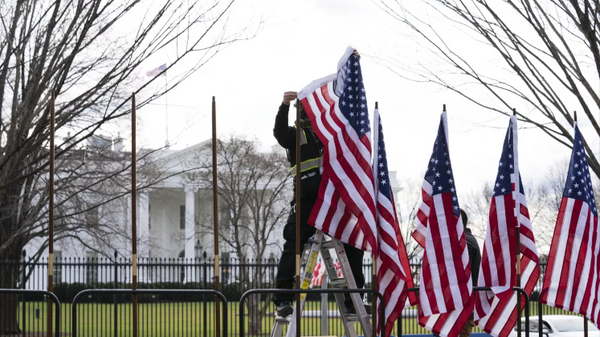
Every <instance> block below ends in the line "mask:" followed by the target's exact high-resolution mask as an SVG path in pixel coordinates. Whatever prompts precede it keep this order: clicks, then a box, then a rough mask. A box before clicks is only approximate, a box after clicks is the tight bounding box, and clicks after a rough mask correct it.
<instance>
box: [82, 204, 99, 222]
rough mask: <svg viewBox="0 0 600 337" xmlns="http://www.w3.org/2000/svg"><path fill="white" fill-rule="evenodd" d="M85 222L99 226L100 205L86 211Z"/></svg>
mask: <svg viewBox="0 0 600 337" xmlns="http://www.w3.org/2000/svg"><path fill="white" fill-rule="evenodd" d="M85 222H86V224H87V225H88V226H90V227H98V207H96V208H92V209H89V210H88V211H87V212H85Z"/></svg>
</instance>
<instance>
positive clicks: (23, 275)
mask: <svg viewBox="0 0 600 337" xmlns="http://www.w3.org/2000/svg"><path fill="white" fill-rule="evenodd" d="M26 255H27V252H26V251H25V249H23V273H22V275H21V277H22V279H21V287H22V288H23V290H25V288H26V287H27V286H26V285H25V278H26V277H27V259H26ZM21 306H22V310H21V311H22V312H21V316H22V317H21V322H22V323H23V330H22V331H23V337H25V326H26V321H25V317H26V316H27V315H26V309H27V308H26V305H25V294H23V295H21Z"/></svg>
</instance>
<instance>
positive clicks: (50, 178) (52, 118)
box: [47, 90, 55, 337]
mask: <svg viewBox="0 0 600 337" xmlns="http://www.w3.org/2000/svg"><path fill="white" fill-rule="evenodd" d="M51 97H52V98H51V100H50V169H49V173H48V186H49V193H50V195H49V196H48V203H49V204H48V291H49V292H52V288H53V283H54V280H53V275H52V273H53V272H54V123H55V115H54V90H52V94H51ZM47 333H48V337H51V336H52V300H51V299H50V298H48V331H47Z"/></svg>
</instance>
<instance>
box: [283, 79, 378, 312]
mask: <svg viewBox="0 0 600 337" xmlns="http://www.w3.org/2000/svg"><path fill="white" fill-rule="evenodd" d="M296 95H297V93H296V92H294V91H287V92H285V93H284V94H283V102H282V103H281V105H280V106H279V111H278V113H277V117H276V119H275V127H274V129H273V135H274V136H275V138H276V139H277V142H278V143H279V145H281V146H282V147H283V148H285V149H286V151H287V157H288V160H289V161H290V164H291V166H292V168H291V170H292V173H293V174H294V175H295V173H296V155H297V154H296V127H291V126H289V124H288V113H289V109H290V102H292V101H293V100H295V99H296ZM300 109H301V119H300V128H301V130H300V131H301V133H300V139H301V140H300V143H301V146H300V159H301V186H300V193H301V196H300V198H301V200H300V202H301V209H300V219H301V222H300V226H301V227H300V231H301V234H300V236H301V238H300V240H301V244H302V246H304V244H306V243H307V242H308V240H309V238H310V237H312V236H313V235H314V234H315V232H316V229H315V228H314V227H313V226H310V225H309V224H308V223H307V221H308V218H309V216H310V213H311V211H312V208H313V206H314V204H315V202H316V200H317V196H318V193H319V185H320V183H321V172H320V168H319V166H320V161H321V159H322V155H323V145H322V144H321V142H320V141H319V138H318V137H317V135H316V134H315V133H314V131H313V128H312V126H311V124H310V120H309V119H308V117H307V116H306V113H305V112H304V109H303V108H302V107H301V106H300ZM295 191H296V183H295V179H294V198H293V199H292V202H291V203H290V205H291V212H290V216H289V217H288V220H287V223H286V225H285V227H284V228H283V238H284V239H285V243H284V245H283V252H282V253H281V258H280V259H279V267H278V270H277V277H276V284H275V287H276V288H278V289H293V288H294V275H295V264H296V261H295V256H296V197H295V195H296V193H295ZM344 250H345V252H346V255H347V257H348V261H349V263H350V266H351V270H352V274H353V275H354V278H355V281H356V287H357V288H359V289H360V288H363V286H364V284H365V277H364V274H363V270H362V265H363V261H362V259H363V255H364V252H363V251H362V250H360V249H358V248H355V247H352V246H350V245H347V244H345V243H344ZM293 299H294V295H293V294H277V295H276V296H275V299H274V302H275V305H276V306H277V316H280V317H285V316H289V315H291V314H292V313H293V307H292V301H293ZM340 309H341V308H340ZM365 309H366V311H367V313H368V314H370V313H371V311H372V308H371V306H369V305H365ZM344 310H345V313H346V314H354V313H356V309H355V308H354V304H353V302H352V299H351V298H350V296H349V295H347V296H346V298H345V303H344Z"/></svg>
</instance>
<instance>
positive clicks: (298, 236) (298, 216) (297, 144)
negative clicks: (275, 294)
mask: <svg viewBox="0 0 600 337" xmlns="http://www.w3.org/2000/svg"><path fill="white" fill-rule="evenodd" d="M300 104H302V103H301V102H300V100H298V99H297V100H296V288H297V289H300V255H301V252H300V235H301V231H300V226H301V224H300V221H301V217H300V212H301V208H300V206H301V205H300V182H301V180H300V179H301V177H300V174H301V172H302V170H301V168H300V163H301V158H300V157H301V156H300ZM300 317H301V313H300V293H297V294H296V337H300Z"/></svg>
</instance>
